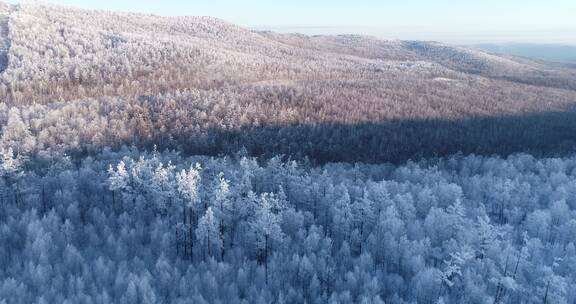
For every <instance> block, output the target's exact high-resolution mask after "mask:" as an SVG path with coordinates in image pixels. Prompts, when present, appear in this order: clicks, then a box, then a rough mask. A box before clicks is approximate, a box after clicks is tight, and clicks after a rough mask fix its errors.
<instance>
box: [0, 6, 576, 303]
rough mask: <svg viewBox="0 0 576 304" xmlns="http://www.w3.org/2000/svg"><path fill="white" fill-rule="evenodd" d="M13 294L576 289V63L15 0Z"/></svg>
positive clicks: (281, 296)
mask: <svg viewBox="0 0 576 304" xmlns="http://www.w3.org/2000/svg"><path fill="white" fill-rule="evenodd" d="M0 71H1V72H0V128H1V131H0V244H1V245H0V304H13V303H14V304H17V303H25V304H29V303H38V304H44V303H86V304H88V303H90V304H92V303H93V304H107V303H122V304H124V303H126V304H135V303H331V304H332V303H375V304H376V303H397V304H401V303H402V304H404V303H405V304H408V303H410V304H412V303H430V304H436V303H438V304H439V303H445V304H450V303H453V304H456V303H490V304H497V303H534V304H536V303H562V304H563V303H566V304H568V303H575V302H576V243H575V241H574V240H575V236H576V157H575V156H574V151H575V150H574V149H575V147H576V111H575V107H574V106H575V105H576V73H575V72H574V70H570V69H564V68H561V67H558V66H556V65H553V64H547V63H545V62H534V61H530V60H527V59H520V58H514V57H506V58H504V57H499V56H495V55H491V54H487V53H484V52H481V51H478V50H475V49H468V48H461V47H453V46H448V45H443V44H440V43H436V42H420V41H385V40H379V39H376V38H371V37H361V36H304V35H298V34H278V33H272V32H256V31H249V30H246V29H243V28H241V27H238V26H235V25H232V24H229V23H227V22H224V21H221V20H218V19H215V18H211V17H170V18H168V17H159V16H153V15H141V14H129V13H111V12H104V11H85V10H78V9H71V8H65V7H60V6H53V5H45V4H39V3H22V4H19V5H10V4H0Z"/></svg>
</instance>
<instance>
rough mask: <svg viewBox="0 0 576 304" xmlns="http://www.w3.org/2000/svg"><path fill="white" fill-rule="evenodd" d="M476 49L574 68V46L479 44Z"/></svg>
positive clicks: (575, 58)
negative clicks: (564, 64)
mask: <svg viewBox="0 0 576 304" xmlns="http://www.w3.org/2000/svg"><path fill="white" fill-rule="evenodd" d="M477 47H478V48H480V49H483V50H486V51H488V52H491V53H496V54H503V55H514V56H523V57H528V58H534V59H541V60H546V61H551V62H557V63H566V64H571V65H572V66H576V45H561V44H535V43H504V44H479V45H477Z"/></svg>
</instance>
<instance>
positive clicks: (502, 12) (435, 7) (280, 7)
mask: <svg viewBox="0 0 576 304" xmlns="http://www.w3.org/2000/svg"><path fill="white" fill-rule="evenodd" d="M48 2H51V3H56V4H64V5H68V6H74V7H82V8H91V9H105V10H115V11H132V12H143V13H153V14H158V15H208V16H214V17H219V18H222V19H225V20H227V21H230V22H233V23H236V24H238V25H241V26H245V27H250V28H258V29H273V30H277V31H289V32H303V33H307V34H317V33H318V34H325V33H328V34H336V33H357V34H368V35H375V36H379V37H382V38H400V39H428V40H440V41H446V42H456V43H468V42H501V41H512V42H550V43H570V44H576V0H546V1H543V0H477V1H466V0H402V1H400V0H396V1H387V0H379V1H377V0H356V1H353V0H348V1H343V0H290V1H273V0H245V1H237V0H162V1H158V0H154V1H144V0H49V1H48Z"/></svg>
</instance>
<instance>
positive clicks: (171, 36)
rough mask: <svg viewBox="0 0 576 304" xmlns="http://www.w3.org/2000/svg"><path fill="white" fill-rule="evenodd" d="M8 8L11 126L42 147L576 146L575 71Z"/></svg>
mask: <svg viewBox="0 0 576 304" xmlns="http://www.w3.org/2000/svg"><path fill="white" fill-rule="evenodd" d="M1 11H2V13H1V15H2V16H0V29H1V31H0V33H2V35H3V37H2V40H1V41H3V43H2V44H3V46H4V47H3V50H4V53H3V54H4V55H3V56H2V57H3V58H6V59H7V63H6V64H5V70H4V71H3V72H2V74H1V76H0V98H1V99H2V100H4V101H5V102H4V103H3V104H2V105H1V113H0V123H2V125H6V124H7V117H8V111H9V110H10V108H11V107H16V108H18V111H19V112H20V116H21V117H22V120H23V121H24V123H25V124H27V125H29V128H30V130H31V133H32V134H33V135H34V136H36V137H37V138H38V139H37V147H36V149H39V150H41V149H56V150H67V151H81V152H82V151H83V152H85V151H93V150H98V149H100V148H101V147H103V146H116V145H121V144H137V145H143V144H150V145H151V144H158V145H160V146H162V147H164V146H165V147H178V148H182V149H183V150H185V151H189V152H197V153H205V154H218V153H225V152H230V151H234V150H238V149H240V148H242V147H245V148H247V149H248V152H249V153H252V154H259V155H260V154H269V153H272V154H275V153H285V154H289V155H297V156H313V157H314V158H317V159H320V160H323V161H326V160H357V159H360V160H374V161H376V160H389V161H401V160H405V159H408V158H414V157H419V156H434V155H444V154H447V153H455V152H458V151H463V152H469V153H488V154H489V153H510V152H515V151H525V150H530V151H539V150H546V151H548V150H549V149H552V150H554V151H556V150H558V149H560V147H562V149H564V147H568V146H571V144H572V143H573V142H574V140H576V132H572V131H573V130H574V128H576V127H575V126H574V123H573V119H572V118H573V117H572V116H571V115H572V114H571V113H573V112H572V108H573V107H574V105H575V103H576V71H574V70H570V69H563V68H559V67H554V66H551V65H548V64H545V63H542V62H536V61H531V60H527V59H525V58H515V57H510V56H506V57H500V56H497V55H493V54H489V53H486V52H482V51H479V50H477V49H468V48H463V47H451V46H447V45H443V44H440V43H434V42H418V41H384V40H378V39H375V38H370V37H362V36H304V35H296V34H277V33H273V32H255V31H249V30H246V29H243V28H241V27H238V26H235V25H232V24H229V23H227V22H224V21H221V20H218V19H215V18H211V17H158V16H152V15H140V14H128V13H110V12H104V11H86V10H77V9H70V8H65V7H59V6H51V5H41V4H22V5H18V6H9V5H3V6H2V9H1ZM548 113H552V114H551V115H553V117H554V118H553V119H551V118H550V116H549V115H548ZM87 126H89V128H87ZM558 130H561V131H558ZM350 145H355V146H356V147H357V151H356V153H354V154H352V155H350V154H349V153H347V152H346V151H347V148H348V147H349V146H350Z"/></svg>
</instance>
